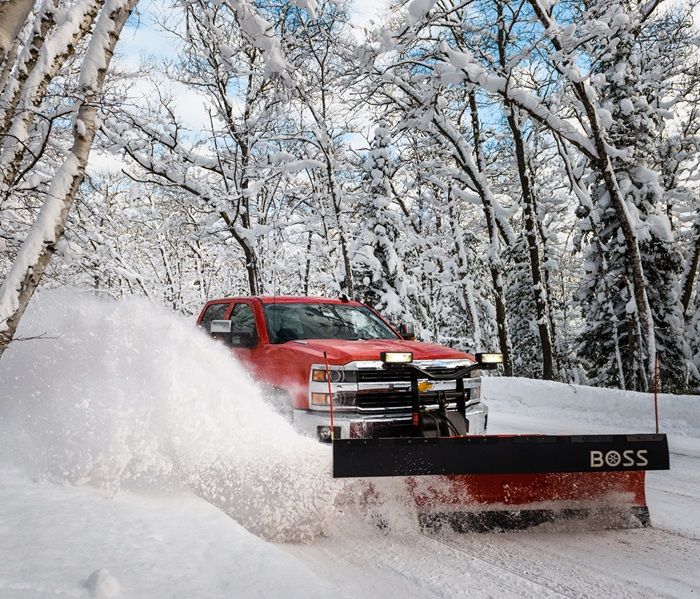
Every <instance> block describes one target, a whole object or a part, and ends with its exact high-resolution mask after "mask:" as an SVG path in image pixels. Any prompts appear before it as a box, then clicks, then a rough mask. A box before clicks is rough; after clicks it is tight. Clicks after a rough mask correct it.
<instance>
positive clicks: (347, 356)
mask: <svg viewBox="0 0 700 599" xmlns="http://www.w3.org/2000/svg"><path fill="white" fill-rule="evenodd" d="M285 345H286V346H287V348H288V349H293V350H294V351H295V352H299V353H305V354H310V355H313V356H314V357H316V358H320V359H321V360H323V354H324V352H325V353H326V354H327V355H328V361H329V362H330V363H332V364H341V365H342V364H347V363H348V362H355V361H358V360H379V359H380V358H379V355H380V354H381V352H390V351H395V352H406V351H410V352H413V359H414V360H449V359H451V360H454V359H464V358H468V359H470V360H473V359H474V357H473V356H472V355H470V354H467V353H465V352H461V351H457V350H454V349H451V348H449V347H445V346H444V345H437V344H436V343H423V342H421V341H403V340H399V339H397V340H393V339H368V340H358V341H350V340H346V339H304V340H300V341H289V342H287V343H286V344H285Z"/></svg>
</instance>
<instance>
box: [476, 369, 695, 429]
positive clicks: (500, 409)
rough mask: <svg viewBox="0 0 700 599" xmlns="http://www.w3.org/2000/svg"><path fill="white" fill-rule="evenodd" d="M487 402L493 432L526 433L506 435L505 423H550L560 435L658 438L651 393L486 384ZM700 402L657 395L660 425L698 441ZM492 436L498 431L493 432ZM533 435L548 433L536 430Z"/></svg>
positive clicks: (496, 380)
mask: <svg viewBox="0 0 700 599" xmlns="http://www.w3.org/2000/svg"><path fill="white" fill-rule="evenodd" d="M484 381H485V382H484V384H483V394H484V399H485V401H486V402H488V404H489V410H490V415H489V427H492V426H496V427H498V429H499V430H498V432H524V431H523V430H522V429H521V427H520V426H518V430H517V431H507V430H504V429H503V426H504V421H507V422H508V423H510V422H511V421H513V420H517V419H521V420H522V421H523V422H527V421H528V420H531V419H536V420H537V422H539V423H540V426H541V424H542V423H547V422H549V423H550V424H555V425H556V426H560V427H561V429H562V430H561V432H562V433H564V434H566V433H569V432H571V433H578V432H582V431H586V430H588V431H590V432H592V433H594V432H597V431H598V430H601V427H603V428H604V429H606V430H614V429H616V430H617V431H619V432H630V433H644V432H654V427H655V422H654V400H653V396H652V394H650V393H637V392H633V391H621V390H619V389H601V388H597V387H585V386H582V385H567V384H564V383H554V382H550V381H538V380H533V379H524V378H509V377H489V378H485V379H484ZM699 408H700V397H698V396H694V395H670V394H667V393H661V394H659V421H660V429H661V431H662V432H665V433H668V434H669V435H671V436H672V437H671V438H672V439H673V438H678V437H691V438H696V437H697V431H698V430H700V409H699ZM490 432H494V431H490ZM531 432H549V431H538V430H532V431H531Z"/></svg>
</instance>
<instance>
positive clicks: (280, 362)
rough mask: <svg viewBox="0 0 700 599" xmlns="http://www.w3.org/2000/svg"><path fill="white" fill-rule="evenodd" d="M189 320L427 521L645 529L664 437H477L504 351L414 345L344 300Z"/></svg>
mask: <svg viewBox="0 0 700 599" xmlns="http://www.w3.org/2000/svg"><path fill="white" fill-rule="evenodd" d="M197 324H198V326H200V327H202V328H203V329H204V330H206V331H207V332H208V333H209V334H210V335H212V336H213V337H215V338H217V339H218V340H220V341H221V342H222V343H224V344H226V345H227V346H228V347H229V348H230V350H231V352H232V354H233V355H235V356H236V357H237V358H238V360H239V361H240V362H241V363H242V364H244V365H245V366H246V367H247V368H248V369H249V370H250V372H251V374H252V375H253V377H254V378H255V379H256V380H258V381H259V382H261V383H262V384H264V385H265V386H266V387H267V388H268V389H269V390H270V397H271V402H272V403H273V404H274V405H275V407H276V409H278V410H279V411H280V412H281V413H282V414H283V415H285V416H286V417H287V418H289V419H290V420H291V421H292V423H293V425H294V427H295V428H296V429H297V430H298V431H299V432H300V433H302V434H305V435H308V436H310V437H313V438H316V439H318V440H319V441H320V442H322V443H331V442H332V443H333V449H332V451H333V467H334V476H335V477H336V478H357V479H364V480H367V479H369V481H370V482H369V483H368V484H360V485H359V487H361V488H364V489H366V490H368V494H367V496H368V497H370V496H371V495H372V493H371V488H372V483H371V479H372V478H374V477H401V478H402V479H404V480H405V481H406V485H407V488H408V491H409V493H410V496H411V501H412V503H413V504H414V505H415V506H416V508H417V509H418V512H419V517H420V519H421V521H422V522H423V523H425V524H426V525H429V526H439V525H441V524H442V523H445V522H447V523H449V524H451V525H452V526H453V527H455V528H457V529H459V530H461V529H464V530H467V529H469V530H471V529H476V530H482V529H485V530H489V529H494V528H504V529H509V528H524V527H527V526H531V525H533V524H539V523H542V522H547V521H550V520H558V519H561V518H564V519H570V518H579V517H584V518H588V517H589V516H590V517H593V518H594V519H599V518H602V524H604V525H611V526H616V527H622V526H640V525H641V526H646V525H648V524H649V511H648V508H647V505H646V499H645V495H644V478H645V471H646V470H653V469H668V467H669V464H668V461H669V458H668V445H667V441H666V437H665V436H664V435H658V434H657V435H639V434H623V435H508V436H503V435H501V436H498V435H486V431H487V426H488V406H487V405H486V403H485V402H484V401H483V398H482V396H481V371H482V370H488V369H493V368H496V367H497V366H498V365H499V363H501V362H502V356H501V355H500V354H489V353H478V354H476V356H474V355H472V354H469V353H466V352H463V351H459V350H456V349H453V348H450V347H447V346H444V345H439V344H435V343H425V342H421V341H417V340H416V339H415V335H414V334H413V331H412V330H411V327H410V326H408V325H403V326H402V327H399V328H398V329H395V328H394V327H393V326H392V325H391V324H389V323H388V322H386V321H385V320H384V319H383V318H382V317H381V315H380V314H378V313H377V312H376V311H374V310H373V309H372V308H370V307H369V306H366V305H364V304H362V303H360V302H356V301H353V300H350V299H348V298H347V297H341V298H319V297H291V296H271V297H231V298H220V299H214V300H211V301H209V302H207V303H206V305H205V306H204V307H203V309H202V311H201V313H200V315H199V318H198V320H197ZM349 486H350V485H349ZM375 486H376V485H375Z"/></svg>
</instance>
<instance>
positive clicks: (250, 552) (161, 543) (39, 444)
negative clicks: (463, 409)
mask: <svg viewBox="0 0 700 599" xmlns="http://www.w3.org/2000/svg"><path fill="white" fill-rule="evenodd" d="M43 305H44V306H45V310H44V311H43V312H42V310H41V308H42V303H41V302H39V303H38V304H36V305H35V306H34V307H33V308H32V309H34V310H37V313H36V314H34V315H32V317H31V318H30V320H29V321H30V322H32V323H33V326H34V327H35V328H34V329H32V330H28V331H25V333H24V334H25V335H26V336H30V335H32V334H40V333H43V332H46V333H47V334H48V335H49V336H50V337H51V338H47V339H43V340H37V341H31V342H26V343H20V344H15V345H13V346H12V347H11V348H10V350H9V351H8V352H7V353H6V354H5V355H4V356H3V360H2V361H0V389H1V390H2V401H0V599H40V598H41V599H43V598H45V597H83V598H87V597H91V596H92V597H101V598H103V599H106V598H108V597H122V598H129V599H132V598H133V599H140V598H143V599H171V598H176V597H177V598H183V599H184V598H188V599H190V598H207V599H218V598H221V599H229V598H231V597H246V598H247V597H297V596H298V597H304V598H305V599H306V598H310V597H321V596H323V597H326V596H329V595H332V596H337V597H357V596H372V597H400V598H401V599H408V598H411V597H416V598H418V597H421V598H422V597H450V598H452V597H538V598H540V597H561V596H563V597H661V596H668V597H697V596H699V595H700V433H699V432H698V431H700V409H699V408H700V403H699V402H700V398H698V397H683V396H669V395H665V396H661V403H660V407H661V417H662V429H663V430H665V431H666V432H667V433H669V440H670V446H671V451H672V456H671V470H670V471H669V472H653V473H650V474H649V475H648V484H647V488H648V500H649V507H650V511H651V517H652V522H653V527H652V528H649V529H636V530H586V529H585V528H583V527H581V526H573V525H572V526H569V527H567V528H562V527H552V526H550V527H549V528H547V529H545V528H539V529H536V530H529V531H524V532H518V533H507V534H497V533H495V534H463V535H458V534H455V533H453V532H451V531H444V532H442V533H440V534H432V535H430V534H423V533H421V532H420V531H419V529H418V527H417V524H416V521H415V517H414V515H412V514H411V513H410V510H407V509H406V506H405V505H402V504H401V502H400V500H397V501H396V503H395V504H388V505H385V506H384V507H383V508H382V510H383V512H382V516H383V518H384V522H386V523H388V525H389V526H388V528H384V529H380V528H379V527H377V526H376V525H375V524H374V523H373V522H372V521H371V519H368V518H366V517H364V516H363V515H361V514H358V513H355V512H353V510H352V508H348V507H347V504H343V503H342V502H341V503H340V504H339V503H338V501H337V497H338V492H339V487H338V486H337V485H335V484H334V483H333V481H332V479H330V474H329V472H330V450H329V448H328V447H324V446H321V445H319V444H317V443H315V442H313V441H310V440H308V439H305V438H301V437H299V436H298V435H296V434H295V433H294V432H293V431H292V430H291V428H290V427H289V426H288V425H287V424H286V423H285V422H284V420H283V419H282V418H280V417H279V415H277V414H275V413H274V412H273V411H272V410H271V409H270V408H269V407H268V406H267V405H266V404H265V403H264V401H263V399H262V398H261V397H260V393H259V391H258V390H257V389H256V388H255V387H254V385H252V383H251V381H250V380H249V379H248V378H247V377H246V375H245V374H244V373H243V372H242V371H241V370H240V369H239V368H238V367H237V366H236V365H235V364H232V361H231V358H230V356H229V355H228V353H227V352H226V351H225V350H224V349H223V348H222V347H221V346H218V345H217V344H215V343H212V342H211V341H210V340H208V339H207V338H206V337H205V336H204V335H201V334H199V333H198V332H196V331H195V330H193V328H192V325H191V323H187V322H183V321H181V320H180V319H178V318H176V317H174V316H172V315H169V314H167V313H165V312H163V311H162V310H160V309H157V308H154V307H152V306H148V305H146V304H144V303H138V302H120V303H114V304H112V303H103V302H96V301H95V300H92V299H87V300H86V299H85V298H82V297H75V296H72V295H68V296H67V297H64V298H63V301H62V298H61V297H60V296H59V297H56V296H52V297H51V298H50V301H48V302H46V303H44V304H43ZM37 306H38V307H37ZM153 322H158V323H159V326H158V335H154V334H153V333H152V331H153V327H152V323H153ZM96 331H99V334H96ZM484 391H485V395H486V398H487V400H488V402H489V405H490V409H491V413H490V417H489V422H490V432H496V433H498V432H502V433H509V432H513V433H518V432H525V433H532V432H540V433H608V432H650V431H652V430H653V407H652V403H651V399H650V397H649V396H648V395H642V394H634V393H624V392H619V391H610V390H601V389H592V388H587V387H576V386H571V385H563V384H557V383H544V382H541V381H529V380H525V379H507V378H491V379H489V380H488V381H486V382H485V384H484ZM339 506H340V507H339ZM320 529H323V531H324V532H323V534H320V535H319V530H320ZM296 538H306V539H307V541H306V542H305V543H298V542H289V541H290V539H296ZM280 539H283V540H285V541H287V542H279V541H280ZM275 540H276V541H277V542H273V541H275ZM106 571H108V572H109V574H107V572H106ZM96 572H100V574H99V575H96V574H95V573H96ZM91 575H92V576H91ZM88 580H92V583H89V582H88ZM95 581H97V582H95Z"/></svg>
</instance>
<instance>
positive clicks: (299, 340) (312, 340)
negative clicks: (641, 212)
mask: <svg viewBox="0 0 700 599" xmlns="http://www.w3.org/2000/svg"><path fill="white" fill-rule="evenodd" d="M197 324H198V326H200V327H201V328H202V329H203V330H204V331H205V332H207V333H209V334H211V335H212V336H214V337H218V338H220V339H221V340H222V341H223V342H224V343H226V345H228V346H229V347H230V348H231V351H232V352H233V353H234V354H235V356H236V357H237V358H238V359H239V360H240V362H241V363H242V364H243V365H244V366H245V367H246V368H248V370H249V371H250V372H251V374H252V376H253V377H254V378H255V379H256V381H257V382H259V383H261V384H262V385H264V386H266V387H267V388H268V389H270V391H271V393H272V394H274V395H275V396H276V397H277V398H278V401H279V402H280V405H278V407H279V408H280V411H282V412H286V413H287V414H288V415H289V416H290V417H291V418H292V420H293V422H294V425H295V427H296V428H297V429H298V430H299V431H300V432H303V433H306V434H309V435H312V436H314V437H317V438H318V439H319V440H321V441H329V440H330V439H331V437H333V438H335V439H338V438H377V437H404V436H405V437H409V436H412V435H413V434H414V432H415V426H416V423H415V420H416V419H415V417H414V413H415V411H416V409H419V410H420V411H421V414H422V415H426V416H428V417H426V418H423V417H421V419H420V421H421V428H422V429H430V427H431V426H433V425H432V424H431V423H432V422H434V428H435V432H434V434H435V436H439V435H440V434H441V430H442V431H443V433H444V431H445V430H447V431H448V432H449V434H455V435H463V434H484V433H485V432H486V426H487V415H488V408H487V407H486V405H485V404H484V403H483V402H482V401H481V379H480V371H479V370H478V367H477V365H476V360H475V357H474V356H473V355H471V354H468V353H465V352H460V351H457V350H454V349H451V348H449V347H445V346H442V345H437V344H432V343H422V342H419V341H415V340H412V339H409V338H407V337H409V336H410V335H408V334H406V333H405V332H404V335H403V336H402V335H401V334H400V333H399V332H398V331H397V330H396V329H395V328H394V327H393V326H392V325H390V324H389V323H388V322H386V321H385V320H384V319H383V318H382V317H381V316H380V315H379V314H378V313H377V312H376V311H374V310H372V309H371V308H370V307H368V306H366V305H364V304H361V303H359V302H355V301H351V300H347V299H331V298H321V297H289V296H275V297H237V298H222V299H216V300H212V301H210V302H207V304H206V305H205V306H204V308H203V309H202V311H201V313H200V315H199V317H198V319H197ZM331 413H332V417H331ZM331 420H332V421H333V428H331ZM422 434H423V436H430V435H431V432H430V430H422Z"/></svg>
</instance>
